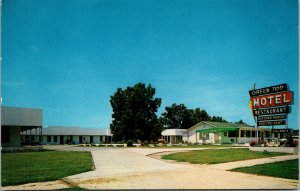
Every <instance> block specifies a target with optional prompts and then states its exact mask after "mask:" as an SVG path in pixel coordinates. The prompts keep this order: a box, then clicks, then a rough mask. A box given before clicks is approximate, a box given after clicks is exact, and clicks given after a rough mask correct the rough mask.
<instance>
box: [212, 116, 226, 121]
mask: <svg viewBox="0 0 300 191" xmlns="http://www.w3.org/2000/svg"><path fill="white" fill-rule="evenodd" d="M210 121H213V122H227V121H226V120H225V119H223V118H222V117H220V116H212V118H211V120H210Z"/></svg>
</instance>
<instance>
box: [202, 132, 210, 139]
mask: <svg viewBox="0 0 300 191" xmlns="http://www.w3.org/2000/svg"><path fill="white" fill-rule="evenodd" d="M201 139H209V133H201Z"/></svg>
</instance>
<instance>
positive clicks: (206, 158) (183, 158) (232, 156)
mask: <svg viewBox="0 0 300 191" xmlns="http://www.w3.org/2000/svg"><path fill="white" fill-rule="evenodd" d="M280 155H287V154H286V153H275V152H255V151H250V150H249V149H248V148H241V149H240V148H238V149H207V150H200V151H190V152H179V153H173V154H169V155H165V156H162V159H166V160H176V161H178V162H190V163H194V164H217V163H225V162H233V161H241V160H248V159H257V158H265V157H273V156H280Z"/></svg>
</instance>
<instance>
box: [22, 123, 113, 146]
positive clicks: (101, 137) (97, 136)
mask: <svg viewBox="0 0 300 191" xmlns="http://www.w3.org/2000/svg"><path fill="white" fill-rule="evenodd" d="M21 136H22V138H23V140H26V141H27V142H28V141H29V142H30V141H31V140H32V139H34V138H35V131H34V130H33V131H31V132H30V131H28V130H27V131H23V132H21ZM111 137H112V135H111V134H110V131H109V130H103V129H100V128H80V127H66V126H49V127H44V128H43V134H42V140H41V144H43V145H45V144H53V145H59V144H83V143H89V144H92V143H94V144H103V143H110V142H111Z"/></svg>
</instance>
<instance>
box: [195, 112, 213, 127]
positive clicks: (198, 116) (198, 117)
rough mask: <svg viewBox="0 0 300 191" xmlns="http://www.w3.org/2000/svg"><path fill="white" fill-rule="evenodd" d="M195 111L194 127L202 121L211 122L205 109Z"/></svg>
mask: <svg viewBox="0 0 300 191" xmlns="http://www.w3.org/2000/svg"><path fill="white" fill-rule="evenodd" d="M192 111H193V114H192V118H193V123H194V125H195V124H197V123H199V122H201V121H209V120H210V116H209V115H208V113H207V112H206V111H205V110H204V109H200V108H196V109H194V110H192Z"/></svg>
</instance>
